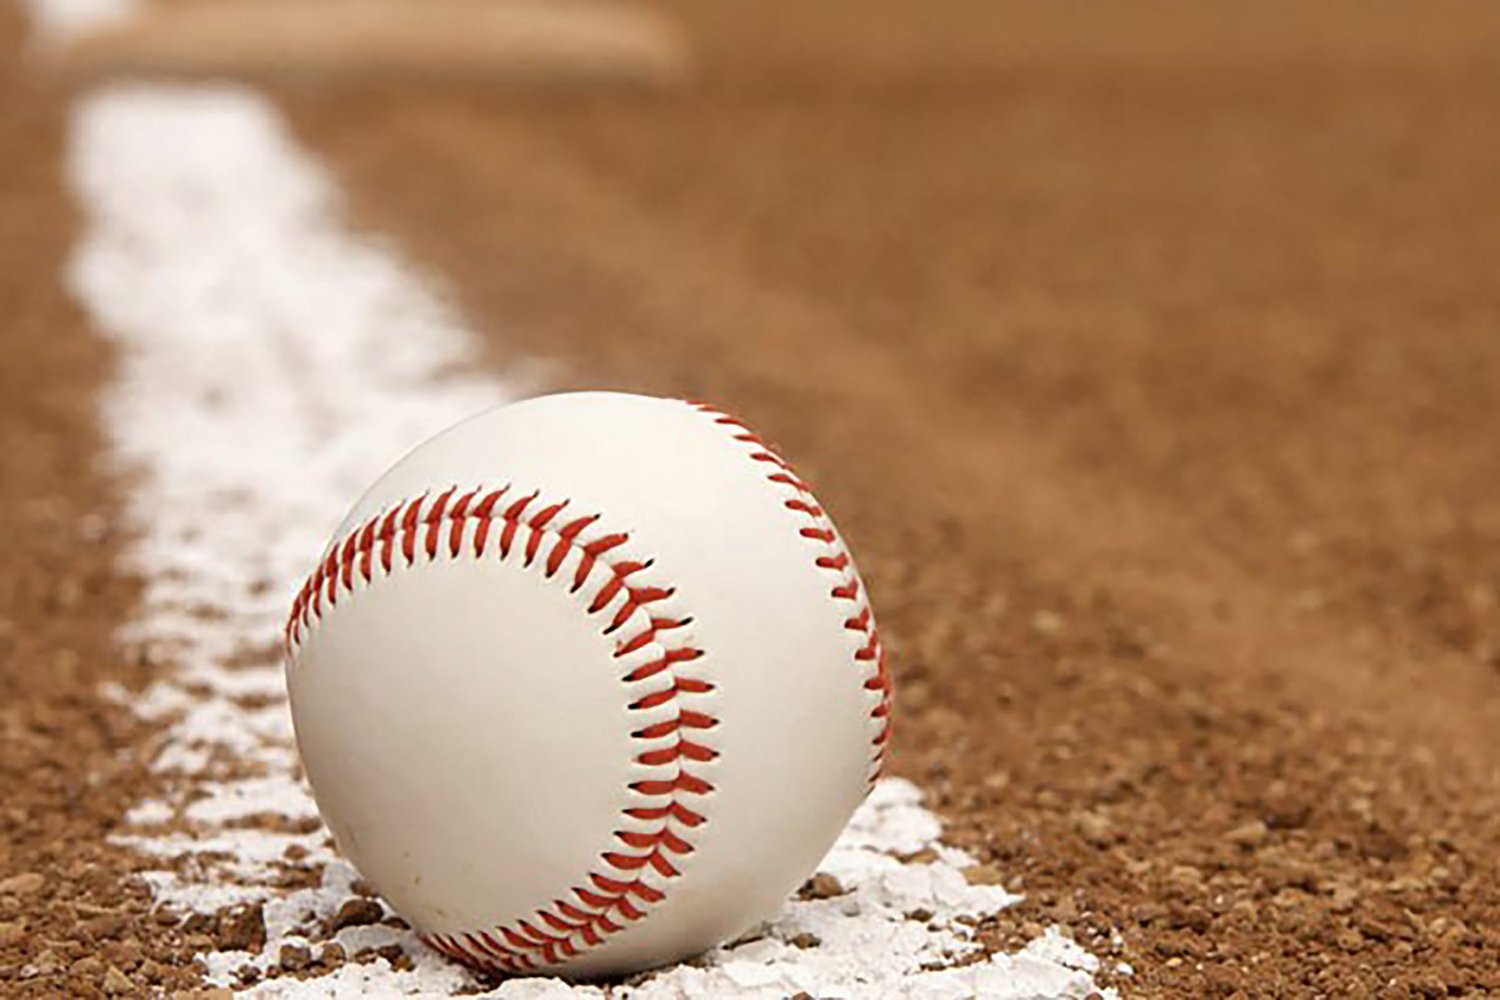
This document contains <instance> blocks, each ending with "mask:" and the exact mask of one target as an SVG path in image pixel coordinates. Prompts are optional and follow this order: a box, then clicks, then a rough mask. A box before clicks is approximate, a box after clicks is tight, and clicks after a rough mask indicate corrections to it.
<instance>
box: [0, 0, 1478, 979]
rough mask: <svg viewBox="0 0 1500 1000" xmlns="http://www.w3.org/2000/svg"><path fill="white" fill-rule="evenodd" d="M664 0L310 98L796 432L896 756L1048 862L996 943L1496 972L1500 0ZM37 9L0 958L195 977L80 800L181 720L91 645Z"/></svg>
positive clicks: (403, 224) (501, 291)
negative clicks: (627, 80) (1227, 0)
mask: <svg viewBox="0 0 1500 1000" xmlns="http://www.w3.org/2000/svg"><path fill="white" fill-rule="evenodd" d="M662 6H665V7H667V8H669V9H671V10H673V11H674V12H675V13H677V14H678V15H679V16H680V17H681V18H682V19H683V20H684V22H685V24H686V25H687V27H688V29H689V31H690V32H691V34H692V36H693V38H694V40H695V42H696V44H697V46H698V50H699V51H700V52H701V53H702V62H703V78H702V80H701V82H700V84H699V85H698V86H696V87H693V88H690V89H688V90H686V91H683V92H681V93H677V94H656V95H652V94H640V93H635V94H629V95H617V96H608V95H604V96H593V97H584V96H580V95H576V94H575V95H570V96H569V97H568V98H566V99H562V98H541V97H533V98H523V97H520V96H518V95H515V94H509V95H495V94H491V93H485V92H483V91H481V90H478V89H475V88H467V89H464V88H456V87H455V88H446V89H437V88H426V89H420V90H414V89H411V88H403V89H400V90H397V89H394V88H393V89H391V90H388V91H384V92H381V91H378V90H374V89H364V90H344V91H341V92H339V93H336V94H335V93H322V94H320V93H316V92H312V91H308V90H300V91H288V92H286V93H285V94H284V95H283V97H284V100H285V104H286V106H287V108H288V109H289V110H290V111H291V112H292V113H293V115H294V118H295V121H296V122H297V125H298V127H299V129H300V130H301V132H302V133H303V135H304V136H305V137H306V138H307V140H308V141H309V142H311V143H312V144H313V145H314V146H315V148H317V149H318V150H319V151H320V152H322V153H324V154H326V155H327V156H329V157H330V158H331V160H332V162H333V164H334V166H335V168H336V169H337V170H338V171H339V172H340V174H341V175H342V176H343V177H344V179H345V180H346V181H347V182H348V183H349V185H350V187H351V192H352V198H353V201H354V207H355V209H356V211H357V212H358V214H359V215H360V217H361V218H362V219H363V220H364V221H366V222H367V223H369V224H370V225H371V226H372V227H373V228H376V229H379V230H383V231H385V232H389V233H392V234H393V235H394V236H395V237H396V238H397V239H398V240H399V241H400V242H402V243H403V244H404V245H405V246H407V247H408V248H410V249H411V250H412V251H413V252H414V253H415V254H416V255H417V256H418V257H419V258H420V259H421V260H422V261H424V262H425V264H426V265H427V266H429V267H430V268H431V269H432V270H433V271H434V272H435V273H437V274H440V275H443V276H445V278H446V279H447V280H448V281H449V282H450V284H451V287H452V289H453V292H454V295H455V297H456V298H457V299H458V300H459V301H460V303H461V304H462V305H463V307H464V308H465V309H466V310H467V311H468V312H469V313H470V315H471V316H473V317H474V318H475V319H476V321H477V322H479V323H480V324H481V325H482V326H483V327H485V328H486V329H488V330H490V331H492V332H493V337H492V341H491V342H492V347H493V360H494V361H495V362H496V363H505V362H507V361H508V360H509V359H512V358H514V357H516V356H534V355H542V356H545V357H550V358H553V359H556V360H557V361H558V362H559V369H558V370H559V371H560V372H562V374H559V375H558V376H557V378H556V381H557V383H558V384H566V385H578V386H582V385H588V386H611V387H620V388H630V389H638V390H644V391H657V392H669V393H679V394H687V395H694V396H700V397H705V398H711V399H714V400H715V401H718V402H721V403H722V404H723V405H725V406H727V407H729V408H731V409H733V410H735V411H737V412H738V413H740V414H741V415H742V416H744V417H746V418H747V419H748V420H750V421H751V422H752V423H754V424H756V425H758V426H759V427H761V428H762V429H764V430H765V431H766V432H767V433H768V434H769V435H770V436H771V437H773V438H775V439H776V440H778V441H780V443H781V444H782V445H783V447H784V449H785V450H786V451H787V452H788V453H789V454H790V455H791V456H793V457H794V458H795V459H797V460H799V463H800V465H801V466H802V471H803V472H804V473H805V474H806V475H807V476H808V477H809V478H811V479H812V480H813V481H814V482H815V483H817V484H819V486H820V492H821V493H822V494H823V495H824V498H825V499H826V500H827V501H828V502H829V504H830V506H831V507H832V508H833V509H834V510H835V511H836V512H838V513H839V515H840V521H841V524H842V525H843V527H844V528H845V529H846V531H847V533H848V534H849V535H850V536H851V537H852V539H853V541H854V543H855V545H856V548H857V551H858V552H859V553H860V555H861V557H862V564H863V567H864V569H865V572H866V575H867V577H868V578H869V580H870V583H871V587H872V590H873V592H874V594H875V597H876V599H877V602H878V607H879V609H880V611H881V614H882V624H883V626H884V631H885V633H886V635H887V637H888V640H889V642H890V645H891V647H892V652H893V656H894V659H895V668H896V671H897V679H898V683H899V684H900V688H899V691H898V694H899V698H900V701H899V710H900V716H899V731H898V745H897V754H896V758H895V760H894V766H895V769H896V770H897V771H898V772H899V773H903V774H907V775H910V776H912V777H914V778H916V779H917V780H918V781H920V782H921V783H922V784H924V785H925V786H926V787H927V788H929V789H931V790H932V792H933V793H934V797H935V799H936V804H937V805H938V807H939V808H940V809H941V810H942V811H943V812H944V814H945V815H946V817H947V818H948V820H949V821H950V823H951V830H952V836H953V837H955V838H956V839H958V840H959V841H960V842H962V843H964V844H966V845H968V846H970V847H972V848H973V849H975V850H976V851H977V852H978V853H980V854H981V856H982V858H983V861H984V864H985V866H984V867H983V868H981V869H980V873H979V874H980V876H981V877H984V876H987V875H994V876H997V877H1001V878H1003V880H1004V881H1005V884H1006V885H1007V886H1008V887H1010V888H1012V889H1018V890H1021V891H1024V892H1025V893H1027V895H1028V900H1027V902H1026V903H1025V904H1023V905H1022V906H1019V907H1017V908H1016V909H1014V910H1012V911H1010V912H1008V913H1006V914H1005V915H1004V916H1003V918H1002V919H1001V920H1000V921H997V922H996V923H995V924H993V925H992V926H987V927H986V928H985V934H986V937H987V939H988V940H991V941H993V942H995V943H996V944H1000V943H1010V942H1013V941H1015V940H1016V939H1018V938H1019V937H1022V936H1025V935H1028V934H1031V933H1034V932H1035V931H1036V930H1037V929H1038V928H1039V927H1040V926H1042V925H1045V924H1047V923H1051V922H1060V923H1062V924H1064V925H1066V926H1068V927H1069V928H1071V929H1072V932H1073V933H1074V934H1075V935H1076V936H1077V937H1078V938H1079V939H1080V940H1082V941H1083V942H1084V943H1085V944H1087V945H1088V946H1090V947H1091V948H1094V949H1095V950H1096V951H1098V952H1099V953H1101V954H1106V955H1109V956H1113V957H1117V958H1120V959H1123V960H1125V961H1128V962H1130V963H1131V964H1132V965H1133V966H1134V967H1135V969H1136V974H1135V976H1134V977H1133V978H1129V979H1123V980H1120V981H1119V982H1120V984H1121V985H1122V986H1123V988H1124V989H1125V990H1126V991H1127V992H1128V993H1131V994H1136V995H1151V996H1201V995H1231V994H1234V993H1236V992H1239V993H1240V994H1243V995H1247V996H1248V995H1283V996H1301V995H1315V994H1323V995H1382V994H1389V995H1392V996H1404V995H1460V996H1462V995H1485V994H1487V993H1492V992H1500V959H1497V957H1496V956H1497V954H1500V888H1497V875H1500V823H1497V818H1496V817H1497V815H1500V812H1497V807H1500V751H1497V746H1496V741H1495V740H1494V738H1493V736H1492V733H1493V732H1494V731H1495V730H1496V727H1497V724H1500V488H1497V487H1500V468H1497V463H1500V459H1497V453H1496V449H1495V447H1494V441H1495V440H1496V435H1497V432H1500V416H1497V415H1496V411H1495V408H1494V405H1493V400H1494V397H1495V396H1496V394H1497V390H1500V337H1497V334H1496V331H1497V329H1500V282H1497V280H1496V278H1495V276H1494V267H1493V262H1494V261H1495V260H1496V259H1500V218H1497V216H1496V213H1495V211H1494V202H1495V197H1494V190H1493V189H1494V182H1493V178H1494V177H1496V176H1500V114H1497V111H1500V107H1497V105H1500V59H1497V57H1496V55H1495V53H1497V52H1500V46H1497V42H1500V17H1497V15H1496V13H1495V11H1494V8H1493V7H1491V6H1486V5H1482V4H1479V3H1473V4H1460V3H1452V2H1445V3H1440V4H1435V5H1434V4H1428V5H1423V6H1422V7H1421V8H1420V9H1418V8H1417V7H1415V6H1406V5H1394V4H1386V3H1365V4H1359V5H1351V4H1333V5H1318V6H1317V7H1316V8H1314V9H1304V6H1305V5H1304V6H1294V5H1256V6H1254V7H1253V8H1250V9H1246V10H1240V11H1236V12H1234V14H1233V16H1229V13H1228V10H1227V8H1213V7H1204V6H1202V5H1193V6H1187V5H1168V4H1164V3H1161V2H1159V0H1158V2H1155V3H1149V4H1147V5H1144V6H1142V5H1135V6H1132V7H1130V8H1125V7H1116V6H1108V5H1095V6H1091V7H1090V8H1089V11H1088V14H1087V16H1086V17H1084V16H1081V15H1078V13H1077V11H1076V10H1075V9H1074V8H1071V7H1063V6H1058V5H1055V4H1045V5H1042V4H1037V5H1024V6H1023V5H1015V4H996V3H990V2H982V0H966V2H957V0H949V2H946V3H943V4H941V5H931V4H918V3H915V2H905V3H901V2H897V0H866V2H863V3H858V4H856V3H854V2H853V0H826V2H823V3H819V4H806V3H800V2H795V3H794V2H791V0H774V2H771V0H766V2H762V3H758V4H753V5H751V4H727V3H722V2H718V3H715V2H711V3H703V2H701V0H697V2H694V3H691V4H690V3H688V2H686V0H672V2H670V3H664V4H662ZM18 37H19V26H18V25H17V23H16V15H15V13H14V10H13V8H11V7H5V8H0V77H3V78H4V79H3V81H0V82H3V83H4V85H5V87H4V90H3V92H0V164H3V166H4V169H3V170H0V212H3V213H4V215H3V218H5V220H6V222H7V226H6V228H5V230H4V232H3V233H0V255H3V256H0V264H3V265H4V266H3V267H0V316H4V318H5V319H4V323H3V324H0V338H3V343H4V344H5V351H6V353H5V356H6V358H7V361H6V363H5V364H4V366H3V367H0V434H3V435H4V444H5V447H4V448H3V449H0V505H3V510H4V511H5V513H6V514H7V516H6V517H5V518H3V519H0V540H3V542H4V543H5V546H6V551H7V553H8V554H9V556H10V558H9V559H7V560H6V563H5V565H4V566H3V567H0V699H3V707H0V739H3V748H4V753H3V756H0V779H3V782H4V784H3V788H4V790H5V795H4V798H5V802H4V803H3V809H0V829H3V831H4V837H3V840H0V993H3V994H5V995H27V994H33V995H39V996H42V995H58V994H71V995H86V994H88V993H90V992H98V991H100V990H101V989H103V987H104V985H105V983H106V981H107V980H108V979H109V971H110V967H111V966H114V967H115V968H117V969H118V970H119V971H120V973H121V974H122V975H124V976H126V977H127V978H129V979H130V981H131V984H132V985H131V987H130V988H131V990H134V991H144V990H146V989H147V988H148V986H149V985H151V984H152V983H153V982H155V983H159V984H160V985H161V986H163V987H172V986H175V985H179V984H185V983H187V982H188V981H190V980H191V978H192V977H191V969H190V966H189V965H188V962H189V960H190V955H191V954H192V952H193V951H194V950H195V949H201V948H205V947H210V946H212V944H213V941H212V938H211V937H210V936H208V935H207V934H206V933H200V934H196V935H189V934H187V933H185V932H184V931H183V929H181V928H178V927H175V926H172V927H169V926H167V924H165V923H163V924H159V925H158V924H157V923H156V922H155V916H154V915H152V914H150V913H149V907H148V903H147V901H146V900H145V898H144V896H143V893H142V892H141V891H140V890H139V889H136V888H131V887H130V886H129V884H128V874H129V872H130V871H132V870H134V866H135V865H136V862H135V861H134V860H133V859H132V858H130V857H129V856H128V855H127V854H126V853H125V852H122V851H119V850H116V849H114V848H110V847H108V846H107V845H106V844H105V842H104V838H105V836H107V834H108V832H109V831H110V830H111V829H112V828H113V826H114V824H116V823H117V822H118V817H119V815H120V813H121V812H122V811H123V809H124V808H125V807H127V806H128V805H129V804H131V803H132V802H134V801H136V800H137V798H138V797H139V796H140V795H141V794H142V793H144V792H145V791H146V790H147V788H148V785H147V784H146V782H147V781H148V778H147V776H146V775H145V773H144V770H143V766H142V761H143V760H145V759H146V755H147V753H148V751H149V746H150V739H151V733H150V732H149V730H147V729H145V728H143V727H141V726H140V725H139V724H138V723H135V722H133V721H132V720H131V719H130V718H129V716H128V715H127V714H126V713H124V712H121V711H119V710H118V709H116V708H114V707H112V706H111V705H109V703H107V702H105V701H103V700H102V699H100V698H99V697H98V696H97V695H96V694H94V693H93V692H94V691H95V689H96V685H97V682H98V681H99V680H101V679H103V678H106V677H108V678H117V679H120V680H122V681H124V682H126V683H128V684H138V683H140V682H142V681H144V680H145V679H146V678H147V676H148V675H149V672H150V665H149V664H145V663H141V662H139V661H138V660H137V659H136V658H134V657H131V656H129V655H128V654H127V653H126V652H125V651H122V650H119V649H117V648H114V647H113V645H112V644H111V642H110V634H111V631H112V629H113V627H114V625H115V624H116V623H117V622H118V621H119V620H121V618H122V617H123V616H124V615H125V614H126V613H127V612H128V610H129V608H130V607H131V606H132V602H133V600H134V593H135V590H134V584H133V583H132V581H130V580H128V579H124V578H122V577H121V576H120V575H119V574H118V573H116V572H115V571H113V569H112V559H113V555H114V548H115V545H116V544H117V538H116V535H117V529H115V528H114V526H113V516H114V515H113V511H114V509H115V505H114V502H113V497H114V496H115V495H116V493H117V492H118V490H119V489H120V488H121V486H120V484H118V483H116V482H114V481H112V480H111V479H109V478H108V477H106V476H105V475H104V474H102V473H100V472H99V471H98V468H99V466H98V464H97V463H96V462H95V459H96V456H97V454H98V451H99V447H100V440H99V436H98V431H97V429H96V427H95V425H94V410H93V407H94V396H95V393H96V391H97V387H98V385H99V383H100V381H101V379H102V378H103V376H104V375H105V374H106V372H107V370H108V365H109V356H108V351H107V350H106V349H105V348H103V347H102V346H101V345H100V344H99V343H97V342H96V341H95V340H93V339H91V338H90V337H89V336H88V334H87V331H86V329H85V326H84V324H83V323H82V321H81V319H80V317H79V316H78V315H77V314H76V313H75V312H74V310H73V309H72V308H71V307H70V306H69V305H68V304H67V301H66V297H65V296H64V295H63V294H62V292H61V289H60V288H59V287H58V284H57V275H58V274H59V273H60V270H61V267H62V262H63V260H64V258H65V255H66V253H67V250H68V247H69V242H70V240H71V239H72V236H73V223H72V219H71V216H70V213H69V208H68V205H67V199H66V197H65V195H64V193H63V191H62V188H61V164H60V162H59V156H60V151H61V127H62V122H63V119H62V109H63V105H62V103H61V101H59V100H58V99H57V97H56V95H50V96H49V95H43V94H39V93H36V92H33V91H31V90H29V89H28V88H25V87H23V86H21V85H20V84H19V83H18V82H17V76H16V70H15V58H14V53H15V49H16V43H17V39H18ZM17 875H23V876H24V875H34V876H38V877H39V878H40V886H39V887H38V886H37V881H38V879H37V878H22V879H21V881H20V882H15V881H13V879H14V877H15V876H17ZM7 886H9V888H7ZM1116 931H1118V933H1119V938H1118V939H1117V940H1114V939H1112V934H1113V933H1114V932H1116ZM49 953H50V955H51V958H50V959H47V957H46V956H47V955H48V954H49ZM90 959H93V961H92V962H91V961H90ZM43 967H45V968H43ZM23 977H24V978H23ZM153 977H154V978H153ZM113 982H114V983H115V984H116V985H117V986H118V983H119V980H118V979H115V980H113Z"/></svg>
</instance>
